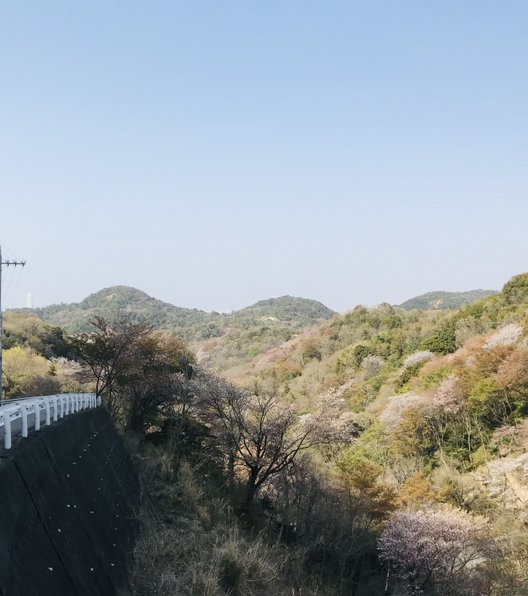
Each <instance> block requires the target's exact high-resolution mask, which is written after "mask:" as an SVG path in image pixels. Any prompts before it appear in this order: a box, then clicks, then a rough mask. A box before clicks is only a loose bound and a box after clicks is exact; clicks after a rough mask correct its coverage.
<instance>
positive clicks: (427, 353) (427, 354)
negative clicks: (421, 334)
mask: <svg viewBox="0 0 528 596" xmlns="http://www.w3.org/2000/svg"><path fill="white" fill-rule="evenodd" d="M433 356H434V354H433V353H432V352H431V350H421V351H420V352H415V353H414V354H411V355H410V356H407V358H405V360H404V361H403V366H405V368H407V367H408V366H414V365H415V364H419V363H420V362H427V360H431V358H432V357H433Z"/></svg>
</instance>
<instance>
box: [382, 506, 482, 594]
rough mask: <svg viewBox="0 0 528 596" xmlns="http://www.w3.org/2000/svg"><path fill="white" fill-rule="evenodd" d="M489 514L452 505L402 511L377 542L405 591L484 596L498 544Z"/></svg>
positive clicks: (393, 517)
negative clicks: (488, 523) (489, 564)
mask: <svg viewBox="0 0 528 596" xmlns="http://www.w3.org/2000/svg"><path fill="white" fill-rule="evenodd" d="M486 530H487V528H486V521H485V520H484V518H481V517H476V516H473V515H471V514H469V513H466V512H465V511H462V510H460V509H456V508H448V507H443V508H440V507H436V508H435V507H432V506H429V507H424V508H423V509H420V510H419V511H398V512H396V513H395V514H394V515H393V516H392V519H391V521H390V522H389V525H388V526H387V528H386V529H385V531H384V532H383V534H382V535H381V537H380V538H379V540H378V549H379V552H380V558H381V559H382V561H385V562H386V563H388V565H389V569H392V570H393V572H394V573H395V578H396V583H397V584H399V586H400V587H402V588H404V589H405V590H406V591H405V593H406V594H422V593H424V592H425V591H427V593H436V594H445V595H447V594H453V595H454V594H457V595H462V594H465V595H474V596H477V595H479V596H480V595H482V594H486V593H488V592H487V591H486V582H485V578H484V570H485V564H486V561H487V559H488V558H489V557H491V556H492V555H493V552H494V543H493V541H492V539H491V537H490V535H489V533H488V532H487V531H486Z"/></svg>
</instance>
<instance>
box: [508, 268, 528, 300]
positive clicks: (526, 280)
mask: <svg viewBox="0 0 528 596" xmlns="http://www.w3.org/2000/svg"><path fill="white" fill-rule="evenodd" d="M502 295H503V296H504V300H505V301H506V303H507V304H520V303H526V302H528V273H521V274H520V275H516V276H515V277H512V278H511V279H510V280H509V281H508V282H507V283H506V284H504V287H503V288H502Z"/></svg>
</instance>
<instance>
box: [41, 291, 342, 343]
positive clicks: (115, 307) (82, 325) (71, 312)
mask: <svg viewBox="0 0 528 596" xmlns="http://www.w3.org/2000/svg"><path fill="white" fill-rule="evenodd" d="M30 312H33V313H34V314H36V315H37V316H38V317H39V318H40V319H42V320H43V321H45V322H47V323H49V324H51V325H55V326H58V327H62V328H63V329H65V330H66V331H67V332H69V333H74V332H79V331H88V330H89V329H90V322H91V321H92V320H93V319H94V318H95V317H97V316H100V317H103V318H105V319H107V320H108V321H110V322H111V321H113V320H116V319H117V318H119V317H121V316H123V315H126V316H129V317H130V319H132V320H138V321H139V320H143V321H146V322H147V323H149V324H151V325H152V326H153V327H155V328H157V329H170V330H172V331H174V332H176V333H177V334H178V335H180V336H181V337H183V338H186V339H193V340H195V339H207V338H209V337H217V336H220V335H222V333H223V331H224V329H225V328H226V327H231V326H235V327H238V326H247V325H248V324H250V323H257V322H260V321H272V322H276V323H277V324H279V325H282V326H287V327H289V328H294V329H297V328H299V329H300V328H305V327H307V326H311V325H315V324H317V323H318V322H320V321H322V320H327V319H330V318H331V317H332V316H334V314H336V313H335V312H334V311H332V310H331V309H329V308H327V307H326V306H325V305H324V304H322V303H320V302H317V301H315V300H308V299H306V298H296V297H292V296H281V297H279V298H270V299H268V300H262V301H260V302H257V303H256V304H254V305H252V306H248V307H246V308H243V309H241V310H239V311H234V312H232V313H229V314H221V313H215V312H213V313H208V312H206V311H203V310H199V309H191V308H183V307H180V306H174V305H173V304H170V303H168V302H163V301H162V300H158V299H157V298H153V297H152V296H149V295H148V294H146V293H145V292H142V291H141V290H138V289H136V288H131V287H129V286H112V287H110V288H104V289H103V290H100V291H98V292H95V293H94V294H90V295H89V296H88V297H87V298H85V299H84V300H82V301H81V302H79V303H73V304H54V305H51V306H46V307H44V308H37V309H33V310H32V311H30ZM259 324H260V323H259Z"/></svg>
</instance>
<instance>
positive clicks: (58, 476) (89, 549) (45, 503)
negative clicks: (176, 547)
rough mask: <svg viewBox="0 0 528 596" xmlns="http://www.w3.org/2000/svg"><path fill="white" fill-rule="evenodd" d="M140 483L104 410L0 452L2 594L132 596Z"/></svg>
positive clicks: (65, 422)
mask: <svg viewBox="0 0 528 596" xmlns="http://www.w3.org/2000/svg"><path fill="white" fill-rule="evenodd" d="M138 508H139V483H138V478H137V475H136V472H135V470H134V467H133V465H132V462H131V461H130V457H129V456H128V453H127V452H126V450H125V449H124V446H123V443H122V441H121V438H120V437H119V435H118V434H117V432H116V430H115V428H114V425H113V423H112V420H111V419H110V417H109V415H108V414H107V413H106V411H104V410H103V409H102V408H98V409H96V410H89V411H86V412H82V413H79V414H75V415H74V416H71V417H69V418H67V419H64V420H62V421H60V422H58V423H56V424H54V425H53V426H51V427H47V428H45V429H42V430H41V431H40V432H38V433H35V434H34V435H32V436H29V437H28V438H27V439H23V440H21V441H20V442H19V444H18V445H16V446H15V447H14V448H13V449H11V450H9V451H2V452H0V596H54V595H60V596H69V595H71V596H88V595H90V596H100V595H101V596H103V595H104V596H106V595H112V594H117V592H118V591H120V593H127V592H128V580H127V566H128V565H129V563H130V559H131V552H132V548H133V545H134V540H135V537H136V533H137V529H138V522H137V511H138Z"/></svg>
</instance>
